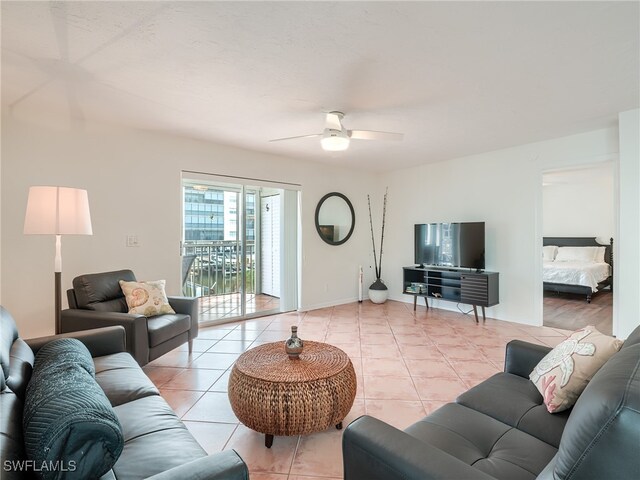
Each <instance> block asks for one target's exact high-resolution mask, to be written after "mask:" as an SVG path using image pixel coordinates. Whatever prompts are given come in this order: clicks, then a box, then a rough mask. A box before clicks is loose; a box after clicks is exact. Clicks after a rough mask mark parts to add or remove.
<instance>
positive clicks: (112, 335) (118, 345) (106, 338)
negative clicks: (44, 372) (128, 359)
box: [25, 325, 126, 357]
mask: <svg viewBox="0 0 640 480" xmlns="http://www.w3.org/2000/svg"><path fill="white" fill-rule="evenodd" d="M59 338H76V339H78V340H80V341H81V342H82V343H84V345H85V346H86V347H87V349H88V350H89V352H90V353H91V356H92V357H102V356H103V355H111V354H113V353H120V352H124V351H125V349H126V343H125V333H124V328H123V327H121V326H119V325H118V326H114V327H105V328H95V329H93V330H83V331H81V332H71V333H61V334H59V335H49V336H47V337H38V338H30V339H28V340H25V341H26V342H27V345H29V347H30V348H31V350H33V353H34V354H36V353H37V352H38V350H40V348H42V347H43V346H44V345H46V344H47V343H49V342H51V341H53V340H57V339H59Z"/></svg>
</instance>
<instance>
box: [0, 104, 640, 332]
mask: <svg viewBox="0 0 640 480" xmlns="http://www.w3.org/2000/svg"><path fill="white" fill-rule="evenodd" d="M637 112H638V111H637V110H636V111H634V112H630V113H629V112H627V113H625V114H621V116H620V138H618V129H617V128H610V129H604V130H598V131H593V132H588V133H584V134H580V135H574V136H570V137H564V138H560V139H556V140H551V141H546V142H539V143H535V144H529V145H523V146H519V147H514V148H509V149H504V150H500V151H495V152H489V153H484V154H479V155H473V156H469V157H464V158H459V159H454V160H450V161H447V162H440V163H435V164H427V165H423V166H420V167H415V168H410V169H405V170H397V171H394V172H386V173H384V174H382V175H374V174H368V173H366V172H364V171H354V170H349V169H345V168H341V167H340V166H339V165H340V163H341V161H340V160H335V164H334V166H327V165H326V164H316V163H310V162H304V161H300V160H296V159H288V158H280V157H275V156H271V155H265V154H259V153H256V152H251V151H246V150H241V149H237V148H231V147H224V146H220V145H215V144H211V143H206V142H198V141H194V140H188V139H185V138H179V137H171V136H167V135H164V134H156V133H149V132H137V131H131V130H115V129H110V130H108V129H105V128H104V127H100V128H91V127H89V126H88V127H87V128H86V129H85V130H84V131H68V130H63V129H60V130H59V131H53V130H49V129H46V128H43V127H36V126H34V125H28V124H25V123H21V122H19V121H16V120H14V119H11V118H10V117H7V116H4V117H3V125H2V177H1V179H2V183H1V188H2V191H1V201H2V205H1V210H2V211H1V215H2V217H1V218H2V236H1V238H0V239H1V250H0V253H1V256H0V258H1V260H2V262H1V269H0V274H1V278H2V284H1V285H0V292H1V297H2V301H3V305H5V306H6V307H7V308H8V309H9V310H10V311H11V312H12V313H13V314H14V316H15V317H16V319H17V321H18V323H19V326H20V328H21V332H22V334H23V335H24V336H26V337H31V336H36V335H42V334H48V333H51V332H52V331H53V275H52V270H53V250H54V241H53V238H50V237H38V236H24V235H23V234H22V226H23V218H24V209H25V206H26V198H27V189H28V187H29V186H30V185H36V184H61V185H69V186H77V187H83V188H87V189H88V190H89V198H90V204H91V209H92V216H93V226H94V236H92V237H65V238H64V239H63V282H64V287H65V288H66V287H68V286H69V285H70V282H71V279H72V278H73V277H74V276H75V275H77V274H80V273H86V272H96V271H104V270H109V269H116V268H132V269H133V270H134V271H135V272H136V273H137V275H138V276H139V277H140V278H167V280H168V289H169V292H170V293H177V292H178V291H179V283H180V281H179V278H180V260H179V256H178V255H179V240H180V171H181V170H182V169H184V170H195V171H203V172H210V173H217V174H223V175H224V174H226V175H236V176H244V177H250V178H261V179H266V180H274V181H280V182H292V183H299V184H301V185H302V186H303V188H302V212H301V218H302V228H301V236H302V245H303V252H302V273H301V274H302V279H301V283H302V289H303V291H302V299H301V309H310V308H317V307H321V306H326V305H332V304H338V303H342V302H347V301H353V300H355V299H356V297H357V283H356V282H357V272H358V270H357V269H358V265H363V267H364V270H365V287H366V286H367V285H369V284H370V283H371V282H372V280H373V269H372V268H370V267H371V266H372V265H373V259H372V255H371V253H370V249H371V248H370V241H371V238H370V233H369V224H368V213H367V202H366V194H367V193H372V194H373V195H372V204H373V210H374V212H373V215H374V222H375V225H376V241H378V239H379V232H380V230H379V229H380V216H381V206H382V195H383V193H384V187H385V186H387V185H388V186H389V204H388V211H387V234H386V238H385V247H384V262H383V271H382V278H383V279H384V280H385V281H386V283H387V285H388V286H389V289H390V295H391V298H393V299H396V300H403V301H406V302H409V301H411V298H410V297H408V296H406V295H402V293H401V291H402V284H401V283H402V266H405V265H411V264H413V224H414V223H424V222H437V221H473V220H483V221H485V222H487V231H486V238H487V251H486V260H487V265H486V266H487V269H488V270H494V271H498V272H500V304H499V305H498V306H496V307H493V308H491V309H489V310H488V312H487V313H488V315H489V316H492V317H494V318H498V319H505V320H510V321H516V322H522V323H526V324H534V325H541V324H542V291H541V288H540V287H539V286H540V285H541V284H542V265H541V250H540V249H541V241H542V236H543V227H542V173H543V172H544V171H548V170H553V169H561V168H570V167H578V166H583V165H586V164H596V163H600V162H604V161H610V160H612V159H614V158H617V157H618V155H620V175H621V180H620V198H619V199H618V201H619V203H620V220H619V223H620V234H619V235H614V237H615V238H616V239H618V238H620V241H618V242H617V244H618V248H617V249H616V258H615V259H614V260H615V261H616V264H617V265H618V268H617V269H616V275H618V277H617V278H616V279H614V280H615V282H616V285H617V290H616V291H614V332H617V330H616V328H617V327H616V326H618V327H619V332H618V335H620V336H625V333H626V334H628V332H629V331H630V330H631V329H632V328H633V326H635V325H637V324H638V311H639V308H638V296H639V292H640V280H639V279H638V276H639V272H638V264H639V263H640V260H639V257H640V255H639V252H638V245H639V244H640V242H639V241H638V224H639V223H640V219H639V214H638V210H639V208H638V206H639V200H638V198H639V195H638V188H639V187H638V175H639V174H638V170H639V169H638V120H637V115H638V114H637ZM619 144H620V146H621V148H620V153H618V148H619V147H618V145H619ZM330 191H338V192H342V193H344V194H346V195H347V196H348V197H349V198H350V199H351V201H352V203H353V205H354V209H355V212H356V225H355V230H354V234H353V236H352V238H351V239H350V240H349V241H348V242H347V243H346V244H344V245H342V246H339V247H334V246H330V245H328V244H326V243H324V242H323V241H322V240H321V239H320V238H319V237H318V236H317V233H316V231H315V226H314V223H313V218H314V213H315V206H316V203H317V201H318V200H319V199H320V198H321V197H322V196H323V195H324V194H326V193H328V192H330ZM127 234H137V235H138V236H139V239H140V242H141V246H140V247H139V248H126V247H125V237H126V235H127ZM620 258H623V259H624V264H621V262H620V261H619V259H620ZM627 262H629V264H628V266H627V267H626V268H625V267H624V266H623V265H626V264H627ZM616 295H622V296H623V299H622V300H621V301H620V302H618V300H616ZM438 306H440V307H441V308H451V309H453V308H455V304H451V303H449V302H440V305H438ZM617 312H620V317H621V318H620V321H619V322H618V321H617V316H618V313H617ZM470 321H471V320H470Z"/></svg>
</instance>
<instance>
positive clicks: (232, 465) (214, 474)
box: [149, 450, 249, 480]
mask: <svg viewBox="0 0 640 480" xmlns="http://www.w3.org/2000/svg"><path fill="white" fill-rule="evenodd" d="M175 478H184V479H189V480H249V470H248V468H247V466H246V464H245V463H244V462H243V461H242V458H240V456H239V455H238V454H237V453H236V451H235V450H226V451H224V452H220V453H214V454H213V455H209V456H207V457H202V458H199V459H197V460H193V461H191V462H189V463H185V464H184V465H180V466H178V467H174V468H172V469H170V470H167V471H166V472H162V473H158V474H157V475H154V476H152V477H149V480H151V479H153V480H173V479H175Z"/></svg>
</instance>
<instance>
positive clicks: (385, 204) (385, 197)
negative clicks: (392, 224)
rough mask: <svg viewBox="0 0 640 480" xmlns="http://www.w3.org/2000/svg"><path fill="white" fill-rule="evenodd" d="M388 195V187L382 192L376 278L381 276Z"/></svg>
mask: <svg viewBox="0 0 640 480" xmlns="http://www.w3.org/2000/svg"><path fill="white" fill-rule="evenodd" d="M388 193H389V187H387V188H386V190H385V191H384V203H383V206H382V238H381V239H380V262H378V265H379V267H378V268H379V270H378V278H380V277H381V276H382V244H383V243H384V225H385V223H386V219H387V194H388Z"/></svg>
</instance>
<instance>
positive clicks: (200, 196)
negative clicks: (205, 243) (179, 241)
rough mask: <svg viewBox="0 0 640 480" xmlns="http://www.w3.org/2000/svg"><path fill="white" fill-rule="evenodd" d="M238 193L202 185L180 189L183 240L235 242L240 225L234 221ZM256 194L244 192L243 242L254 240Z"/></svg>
mask: <svg viewBox="0 0 640 480" xmlns="http://www.w3.org/2000/svg"><path fill="white" fill-rule="evenodd" d="M239 201H240V193H239V192H234V191H229V190H225V189H223V188H220V187H214V186H205V185H185V186H184V239H185V240H187V241H193V240H226V241H229V240H238V235H240V234H241V231H242V230H241V228H240V227H241V222H242V220H241V219H240V218H238V210H239V209H238V202H239ZM255 219H256V192H255V191H247V195H246V219H245V228H246V229H247V232H246V235H247V241H253V240H255V234H256V232H255Z"/></svg>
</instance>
